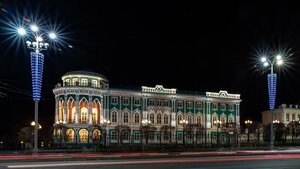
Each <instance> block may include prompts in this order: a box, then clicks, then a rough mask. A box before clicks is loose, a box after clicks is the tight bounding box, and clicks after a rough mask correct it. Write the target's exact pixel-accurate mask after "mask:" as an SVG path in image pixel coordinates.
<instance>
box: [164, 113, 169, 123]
mask: <svg viewBox="0 0 300 169" xmlns="http://www.w3.org/2000/svg"><path fill="white" fill-rule="evenodd" d="M168 120H169V118H168V115H167V114H165V115H164V124H169V121H168Z"/></svg>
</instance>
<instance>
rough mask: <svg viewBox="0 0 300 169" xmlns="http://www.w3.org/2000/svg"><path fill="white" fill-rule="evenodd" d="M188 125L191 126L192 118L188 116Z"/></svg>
mask: <svg viewBox="0 0 300 169" xmlns="http://www.w3.org/2000/svg"><path fill="white" fill-rule="evenodd" d="M188 124H193V116H192V115H188Z"/></svg>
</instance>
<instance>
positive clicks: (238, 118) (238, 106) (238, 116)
mask: <svg viewBox="0 0 300 169" xmlns="http://www.w3.org/2000/svg"><path fill="white" fill-rule="evenodd" d="M236 124H238V125H239V124H240V104H239V103H237V104H236Z"/></svg>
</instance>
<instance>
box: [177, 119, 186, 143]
mask: <svg viewBox="0 0 300 169" xmlns="http://www.w3.org/2000/svg"><path fill="white" fill-rule="evenodd" d="M179 123H180V124H182V125H183V145H185V130H186V125H187V124H188V121H187V120H180V121H179Z"/></svg>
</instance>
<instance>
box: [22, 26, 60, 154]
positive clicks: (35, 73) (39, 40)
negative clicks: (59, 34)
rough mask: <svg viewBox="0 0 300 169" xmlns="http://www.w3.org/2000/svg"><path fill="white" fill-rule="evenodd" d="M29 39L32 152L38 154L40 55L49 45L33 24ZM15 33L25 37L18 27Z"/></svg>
mask: <svg viewBox="0 0 300 169" xmlns="http://www.w3.org/2000/svg"><path fill="white" fill-rule="evenodd" d="M30 30H31V31H30V33H31V34H30V38H31V39H32V40H33V41H26V44H27V48H29V49H32V50H33V52H31V53H30V60H31V75H32V92H33V95H32V97H33V101H34V121H35V122H36V123H35V124H36V125H35V126H34V148H33V152H34V153H38V144H37V143H38V103H39V101H40V98H41V88H42V77H43V65H44V55H43V54H42V53H41V51H42V50H47V49H48V47H49V43H45V42H43V37H42V36H43V35H45V34H46V32H42V31H41V30H40V29H39V27H38V26H37V25H35V24H32V25H30ZM17 32H18V33H19V35H21V36H25V35H26V34H27V31H26V29H25V28H23V27H20V28H18V29H17ZM48 35H49V38H50V39H55V38H56V34H55V33H54V32H50V33H48Z"/></svg>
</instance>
